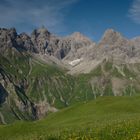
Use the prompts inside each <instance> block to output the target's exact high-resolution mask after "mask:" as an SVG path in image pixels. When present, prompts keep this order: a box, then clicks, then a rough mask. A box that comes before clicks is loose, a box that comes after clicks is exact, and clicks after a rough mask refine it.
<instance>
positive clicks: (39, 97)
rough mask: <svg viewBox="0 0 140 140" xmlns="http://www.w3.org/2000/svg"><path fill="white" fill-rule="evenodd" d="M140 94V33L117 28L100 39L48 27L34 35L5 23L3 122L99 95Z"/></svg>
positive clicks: (0, 57)
mask: <svg viewBox="0 0 140 140" xmlns="http://www.w3.org/2000/svg"><path fill="white" fill-rule="evenodd" d="M138 94H140V37H137V38H134V39H131V40H129V39H127V38H125V37H123V36H122V35H121V34H120V33H118V32H116V31H114V30H113V29H109V30H107V31H106V32H105V33H104V35H103V37H102V39H101V40H100V41H99V42H98V43H95V42H94V41H92V40H90V39H89V38H87V37H85V36H84V35H82V34H81V33H78V32H76V33H73V34H72V35H69V36H66V37H59V36H56V35H54V34H52V33H50V32H49V31H48V30H47V29H45V28H40V29H36V30H34V31H33V32H32V34H31V35H30V36H29V35H27V34H26V33H21V34H17V32H16V30H15V29H14V28H12V29H5V28H1V29H0V122H1V123H3V124H5V123H11V122H13V121H15V120H35V119H41V118H42V117H44V116H46V115H47V114H48V113H50V112H56V111H57V110H59V109H61V108H64V107H66V106H69V105H71V104H74V103H76V102H80V101H85V102H86V101H88V100H92V99H96V98H97V97H98V96H135V95H138Z"/></svg>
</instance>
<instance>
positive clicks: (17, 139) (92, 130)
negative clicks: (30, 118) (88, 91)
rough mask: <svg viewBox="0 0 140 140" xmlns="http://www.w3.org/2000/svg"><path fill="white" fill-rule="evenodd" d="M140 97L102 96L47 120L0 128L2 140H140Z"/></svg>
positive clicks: (18, 123)
mask: <svg viewBox="0 0 140 140" xmlns="http://www.w3.org/2000/svg"><path fill="white" fill-rule="evenodd" d="M139 102H140V97H139V96H137V97H100V98H98V99H97V100H94V101H89V102H87V103H79V104H77V105H74V106H72V107H68V108H67V109H63V110H61V111H59V112H57V113H54V114H50V115H49V116H48V117H47V118H46V119H44V120H41V121H37V122H33V123H31V122H30V123H28V122H17V123H15V124H11V125H7V126H1V127H0V139H1V140H24V139H28V140H33V139H36V140H37V139H40V140H44V139H56V140H57V139H60V140H68V139H78V138H79V139H80V138H82V139H99V140H102V139H104V140H113V139H114V140H124V139H125V140H126V139H129V140H130V139H136V140H138V139H139V132H140V118H139V116H140V110H139V107H140V104H139Z"/></svg>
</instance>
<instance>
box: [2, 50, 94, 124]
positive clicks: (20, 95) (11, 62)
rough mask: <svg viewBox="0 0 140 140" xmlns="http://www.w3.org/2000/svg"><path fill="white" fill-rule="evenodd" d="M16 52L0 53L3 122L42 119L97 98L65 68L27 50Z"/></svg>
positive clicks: (89, 88) (88, 85)
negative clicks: (46, 61) (76, 103)
mask: <svg viewBox="0 0 140 140" xmlns="http://www.w3.org/2000/svg"><path fill="white" fill-rule="evenodd" d="M14 53H15V54H14V55H13V54H11V52H10V53H9V54H8V55H7V56H4V55H1V56H0V83H1V84H0V92H1V96H0V105H1V106H0V113H1V116H0V120H1V123H9V122H13V121H14V120H17V119H18V120H34V119H39V118H42V117H44V116H45V115H46V114H47V113H49V112H55V111H57V110H58V109H61V108H63V107H66V106H68V105H70V104H73V103H75V102H78V101H85V100H90V99H93V98H94V96H93V94H92V92H91V91H92V90H91V87H90V84H89V83H85V84H82V83H81V82H80V81H78V79H77V78H76V77H72V76H70V75H68V74H66V70H63V69H61V68H59V67H57V66H56V65H48V64H46V63H43V62H42V61H41V60H38V59H35V58H34V57H33V56H31V55H30V54H28V53H23V52H18V51H17V50H15V51H14ZM85 89H87V90H86V92H85Z"/></svg>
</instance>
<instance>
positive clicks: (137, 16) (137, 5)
mask: <svg viewBox="0 0 140 140" xmlns="http://www.w3.org/2000/svg"><path fill="white" fill-rule="evenodd" d="M129 17H130V18H131V19H132V20H133V21H134V22H135V23H138V24H140V0H134V2H133V4H132V6H131V8H130V10H129Z"/></svg>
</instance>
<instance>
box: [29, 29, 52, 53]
mask: <svg viewBox="0 0 140 140" xmlns="http://www.w3.org/2000/svg"><path fill="white" fill-rule="evenodd" d="M50 36H51V33H50V32H49V31H48V30H47V29H46V28H44V27H41V28H39V29H35V30H34V31H33V32H32V34H31V40H32V42H33V44H34V46H35V47H36V49H37V50H38V52H40V53H44V52H45V49H46V48H47V46H48V43H49V40H50Z"/></svg>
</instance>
